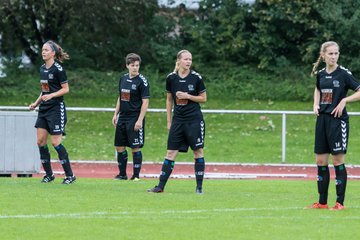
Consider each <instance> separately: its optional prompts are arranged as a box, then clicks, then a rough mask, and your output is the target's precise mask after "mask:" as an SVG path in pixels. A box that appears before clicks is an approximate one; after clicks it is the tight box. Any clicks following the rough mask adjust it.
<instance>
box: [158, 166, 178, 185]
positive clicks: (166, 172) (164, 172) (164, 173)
mask: <svg viewBox="0 0 360 240" xmlns="http://www.w3.org/2000/svg"><path fill="white" fill-rule="evenodd" d="M174 165H175V162H174V161H172V160H168V159H165V160H164V163H163V165H162V168H161V174H160V181H159V185H158V186H159V187H160V188H162V189H164V188H165V184H166V182H167V180H168V179H169V177H170V174H171V172H172V170H173V169H174Z"/></svg>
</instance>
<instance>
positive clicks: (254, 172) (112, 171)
mask: <svg viewBox="0 0 360 240" xmlns="http://www.w3.org/2000/svg"><path fill="white" fill-rule="evenodd" d="M71 165H72V168H73V172H74V174H75V175H76V176H77V177H80V178H113V177H114V176H115V175H117V174H118V168H117V163H116V162H110V161H109V162H107V161H73V162H72V163H71ZM161 165H162V163H151V162H145V163H143V165H142V168H141V174H140V177H141V178H144V177H145V178H157V177H158V176H159V173H160V171H161ZM52 166H53V170H54V172H55V174H57V175H62V174H63V170H62V167H61V165H60V163H59V162H58V161H53V162H52ZM346 168H347V172H348V177H349V179H360V166H359V165H347V166H346ZM42 174H43V171H41V173H40V174H35V175H34V176H35V177H38V176H41V175H42ZM127 174H128V177H130V176H131V174H132V164H131V163H129V164H128V167H127ZM330 175H331V177H332V178H334V176H335V172H334V168H333V167H330ZM316 176H317V169H316V166H315V164H314V165H302V164H231V163H206V168H205V178H208V179H308V180H309V179H312V180H314V179H316ZM171 177H173V178H193V177H194V164H193V163H180V162H178V163H175V167H174V170H173V173H172V175H171Z"/></svg>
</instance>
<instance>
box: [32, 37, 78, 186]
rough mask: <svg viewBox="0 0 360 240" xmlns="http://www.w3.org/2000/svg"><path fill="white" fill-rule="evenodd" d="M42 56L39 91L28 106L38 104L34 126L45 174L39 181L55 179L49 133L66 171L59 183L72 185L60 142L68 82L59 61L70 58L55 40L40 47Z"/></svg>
mask: <svg viewBox="0 0 360 240" xmlns="http://www.w3.org/2000/svg"><path fill="white" fill-rule="evenodd" d="M42 58H43V60H44V62H45V63H44V64H43V65H42V66H41V67H40V84H41V93H40V96H39V97H38V98H37V99H36V101H35V102H34V103H32V104H30V106H29V109H30V110H34V109H35V108H36V107H37V106H39V105H40V106H39V113H38V118H37V120H36V124H35V127H36V128H37V130H36V134H37V145H38V147H39V151H40V159H41V163H42V166H43V168H44V171H45V173H46V175H45V176H44V177H43V179H42V181H41V182H43V183H49V182H52V181H54V180H55V176H54V174H53V171H52V168H51V162H50V152H49V149H48V146H47V139H48V134H50V136H51V144H52V145H53V147H54V148H55V150H56V152H57V153H58V157H59V160H60V162H61V165H62V167H63V169H64V172H65V178H64V180H63V181H62V183H63V184H71V183H73V182H75V180H76V177H75V176H74V174H73V172H72V169H71V166H70V161H69V156H68V153H67V151H66V148H65V147H64V145H62V144H61V140H62V136H63V135H64V134H65V124H66V121H67V118H66V109H65V103H64V97H63V95H65V94H66V93H68V92H69V84H68V79H67V76H66V73H65V70H64V68H63V67H62V66H61V65H60V63H59V62H62V61H63V60H67V59H69V55H68V54H67V53H66V52H65V51H64V50H63V49H62V48H61V47H60V46H59V45H58V44H56V43H55V42H53V41H47V42H46V43H45V44H44V45H43V47H42Z"/></svg>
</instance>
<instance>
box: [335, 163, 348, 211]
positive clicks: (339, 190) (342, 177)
mask: <svg viewBox="0 0 360 240" xmlns="http://www.w3.org/2000/svg"><path fill="white" fill-rule="evenodd" d="M335 174H336V196H337V197H336V202H338V203H340V204H341V205H344V199H345V191H346V182H347V172H346V168H345V165H344V164H341V165H339V166H335Z"/></svg>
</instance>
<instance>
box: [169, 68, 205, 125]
mask: <svg viewBox="0 0 360 240" xmlns="http://www.w3.org/2000/svg"><path fill="white" fill-rule="evenodd" d="M166 91H167V92H168V93H171V95H172V97H173V99H174V116H173V119H174V121H181V122H190V121H194V120H195V121H196V120H199V119H202V118H203V116H202V113H201V109H200V104H199V103H197V102H193V101H191V100H188V99H181V100H180V99H178V98H177V97H176V92H177V91H181V92H187V93H188V94H190V95H193V96H198V95H199V94H200V93H202V92H205V91H206V88H205V85H204V81H203V79H202V77H201V76H200V74H198V73H197V72H195V71H193V70H191V71H190V73H189V74H188V75H187V76H186V77H185V78H181V77H180V76H179V75H178V74H177V73H176V72H172V73H170V74H169V75H168V76H167V78H166Z"/></svg>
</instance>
